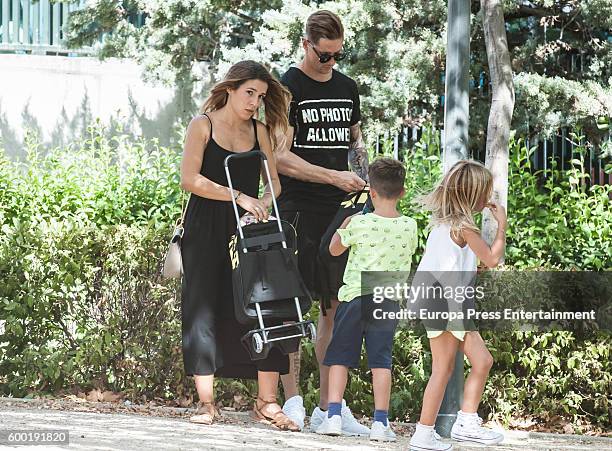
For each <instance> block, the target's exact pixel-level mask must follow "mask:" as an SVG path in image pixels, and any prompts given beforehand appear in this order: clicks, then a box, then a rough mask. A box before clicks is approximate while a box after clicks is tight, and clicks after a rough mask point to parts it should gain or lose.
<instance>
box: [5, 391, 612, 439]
mask: <svg viewBox="0 0 612 451" xmlns="http://www.w3.org/2000/svg"><path fill="white" fill-rule="evenodd" d="M192 413H193V410H192V409H188V408H169V407H156V406H152V405H145V406H137V405H131V404H126V403H102V402H88V401H74V400H73V401H71V400H39V399H35V400H20V399H19V400H18V399H10V398H0V448H2V449H9V448H12V446H10V444H9V442H8V439H7V437H8V433H10V432H15V431H30V432H33V431H42V430H45V431H49V430H57V431H60V430H61V431H67V432H68V437H69V445H65V444H60V443H52V442H46V443H45V444H44V446H43V447H41V446H34V443H27V445H26V446H23V445H20V446H18V447H16V448H17V449H19V450H24V449H30V448H31V449H34V450H40V449H43V448H44V449H67V448H68V449H87V450H91V449H96V450H97V449H105V450H132V449H134V450H149V449H150V450H162V449H164V450H169V449H171V450H182V449H206V450H235V449H254V450H257V449H259V450H264V449H265V450H271V449H278V450H280V449H308V450H317V449H321V450H323V449H325V450H378V449H403V450H406V449H408V442H409V439H410V435H411V434H412V432H413V430H414V425H411V424H397V425H394V430H395V432H396V433H397V434H398V441H397V442H396V443H393V444H379V443H376V442H370V441H369V440H368V439H363V438H349V437H327V436H320V435H316V434H313V433H309V432H301V433H290V432H282V431H277V430H273V429H270V427H269V426H265V425H261V424H257V423H255V422H253V421H252V420H251V419H250V417H249V415H248V413H246V412H235V411H231V410H223V411H222V415H223V417H222V420H221V421H219V422H218V423H216V424H214V425H212V426H202V425H196V424H191V423H190V422H189V421H188V418H189V416H190V415H191V414H192ZM505 436H506V440H505V441H504V443H502V444H501V445H499V446H497V447H496V449H497V450H499V451H506V450H538V451H539V450H555V451H556V450H598V451H604V450H610V451H612V439H610V438H601V437H589V436H578V435H561V434H542V433H534V432H523V431H505ZM12 437H13V438H14V437H15V435H14V434H13V436H12ZM21 437H24V434H21ZM26 438H27V437H26ZM11 444H12V445H14V444H15V442H12V443H11ZM39 444H40V443H39ZM454 447H455V450H458V451H463V450H483V449H486V447H484V446H479V445H474V444H459V443H457V442H454Z"/></svg>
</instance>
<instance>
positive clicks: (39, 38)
mask: <svg viewBox="0 0 612 451" xmlns="http://www.w3.org/2000/svg"><path fill="white" fill-rule="evenodd" d="M0 4H1V7H0V52H3V53H30V54H37V55H68V56H77V55H93V54H94V53H95V52H94V50H93V49H92V48H90V47H83V48H79V49H68V48H67V47H66V45H65V35H64V29H65V26H66V24H67V23H68V19H69V17H70V14H71V13H72V12H73V11H76V10H79V9H82V8H84V7H85V0H78V1H74V2H70V3H68V2H61V3H59V2H51V1H49V0H0ZM128 20H129V21H130V22H131V23H132V24H134V25H135V26H137V27H140V26H142V25H143V24H144V21H145V17H144V15H143V14H130V15H129V16H128ZM104 37H105V35H104V34H101V35H100V36H99V38H98V39H99V41H100V42H102V41H103V40H104Z"/></svg>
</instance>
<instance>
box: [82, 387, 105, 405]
mask: <svg viewBox="0 0 612 451" xmlns="http://www.w3.org/2000/svg"><path fill="white" fill-rule="evenodd" d="M85 399H87V401H91V402H98V401H101V400H102V392H101V391H100V390H98V389H97V388H95V389H93V390H92V391H90V392H89V393H87V397H86V398H85Z"/></svg>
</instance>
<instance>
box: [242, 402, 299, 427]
mask: <svg viewBox="0 0 612 451" xmlns="http://www.w3.org/2000/svg"><path fill="white" fill-rule="evenodd" d="M258 401H261V402H262V404H263V405H262V406H261V407H257V402H258ZM269 404H276V400H274V401H264V400H263V399H261V398H260V397H257V401H255V405H254V406H253V416H254V417H255V418H254V419H255V420H256V421H259V422H260V423H264V424H269V425H271V426H273V427H275V428H277V429H280V430H281V431H291V432H299V431H300V427H299V426H298V425H297V424H295V423H294V422H293V421H291V420H290V419H289V417H288V416H287V415H285V414H284V412H283V410H282V409H281V410H279V411H278V412H276V413H275V414H274V415H266V414H265V413H263V409H264V408H265V407H266V406H267V405H269ZM279 407H280V406H279Z"/></svg>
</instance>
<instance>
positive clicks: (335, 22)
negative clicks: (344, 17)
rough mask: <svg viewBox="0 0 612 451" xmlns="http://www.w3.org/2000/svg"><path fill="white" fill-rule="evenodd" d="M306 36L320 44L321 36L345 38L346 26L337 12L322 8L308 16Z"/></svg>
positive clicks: (331, 38)
mask: <svg viewBox="0 0 612 451" xmlns="http://www.w3.org/2000/svg"><path fill="white" fill-rule="evenodd" d="M306 37H307V38H308V39H309V40H310V42H312V43H313V44H318V43H319V40H320V39H321V38H325V39H330V40H334V39H342V38H344V27H343V26H342V22H341V21H340V18H339V17H338V16H337V15H336V14H334V13H332V12H331V11H327V10H325V9H322V10H320V11H317V12H315V13H312V14H311V15H310V16H308V20H306Z"/></svg>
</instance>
